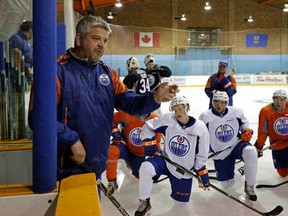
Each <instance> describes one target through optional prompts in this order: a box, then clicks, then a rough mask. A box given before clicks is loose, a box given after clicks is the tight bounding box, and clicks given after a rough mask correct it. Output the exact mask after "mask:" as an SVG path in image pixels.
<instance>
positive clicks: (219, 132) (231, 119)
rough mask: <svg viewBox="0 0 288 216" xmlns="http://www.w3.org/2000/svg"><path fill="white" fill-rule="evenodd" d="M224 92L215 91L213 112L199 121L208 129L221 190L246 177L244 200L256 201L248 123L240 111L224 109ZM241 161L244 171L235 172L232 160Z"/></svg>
mask: <svg viewBox="0 0 288 216" xmlns="http://www.w3.org/2000/svg"><path fill="white" fill-rule="evenodd" d="M228 100H229V98H228V95H227V93H226V92H221V91H217V92H216V93H215V94H214V96H213V101H212V105H213V107H212V109H210V110H208V111H206V112H203V113H202V114H201V115H200V117H199V119H200V120H202V121H203V122H204V123H205V125H206V126H207V127H208V130H209V134H210V140H211V141H210V145H211V146H210V149H212V151H213V152H214V153H216V152H220V153H219V154H217V155H215V157H213V160H214V166H215V170H216V173H217V179H218V181H220V183H221V185H222V187H223V188H225V189H226V188H230V187H232V186H234V184H235V183H236V181H237V180H239V179H240V178H241V176H242V175H244V174H245V186H244V191H245V193H246V195H247V197H248V198H249V199H250V200H252V201H256V200H257V196H256V194H255V192H254V185H255V181H256V173H257V162H258V156H257V151H256V149H255V148H254V146H252V145H251V143H250V142H249V141H250V139H251V138H252V134H253V131H252V130H251V129H250V128H249V121H248V119H247V118H246V117H245V116H244V114H243V111H242V110H241V109H239V108H236V107H232V106H227V104H228ZM236 159H239V160H243V161H244V165H245V166H244V168H243V167H241V168H240V169H239V170H235V160H236Z"/></svg>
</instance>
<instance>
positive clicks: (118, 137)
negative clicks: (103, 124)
mask: <svg viewBox="0 0 288 216" xmlns="http://www.w3.org/2000/svg"><path fill="white" fill-rule="evenodd" d="M118 143H123V144H126V142H125V140H124V139H123V137H122V134H121V132H120V130H119V128H118V127H117V126H115V127H114V128H112V144H118Z"/></svg>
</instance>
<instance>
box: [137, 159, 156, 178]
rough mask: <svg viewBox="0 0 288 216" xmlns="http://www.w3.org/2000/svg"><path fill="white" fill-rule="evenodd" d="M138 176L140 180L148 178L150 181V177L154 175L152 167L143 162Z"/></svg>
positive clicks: (148, 163)
mask: <svg viewBox="0 0 288 216" xmlns="http://www.w3.org/2000/svg"><path fill="white" fill-rule="evenodd" d="M139 175H140V178H141V176H149V178H150V177H151V179H152V177H153V176H155V175H156V171H155V168H154V166H153V165H152V164H151V163H150V162H148V161H145V162H143V163H142V164H141V166H140V170H139Z"/></svg>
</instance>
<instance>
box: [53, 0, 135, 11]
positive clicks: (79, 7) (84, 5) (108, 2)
mask: <svg viewBox="0 0 288 216" xmlns="http://www.w3.org/2000/svg"><path fill="white" fill-rule="evenodd" d="M92 1H93V2H94V5H95V6H96V8H97V7H107V6H112V5H114V4H115V3H116V0H92ZM133 1H135V0H121V2H122V3H127V2H133ZM73 8H74V11H77V12H81V11H85V10H91V9H92V8H91V6H90V4H89V0H74V1H73ZM59 13H64V3H59V4H57V14H59Z"/></svg>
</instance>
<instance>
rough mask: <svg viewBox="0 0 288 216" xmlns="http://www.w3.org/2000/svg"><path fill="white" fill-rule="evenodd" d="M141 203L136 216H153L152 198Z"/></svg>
mask: <svg viewBox="0 0 288 216" xmlns="http://www.w3.org/2000/svg"><path fill="white" fill-rule="evenodd" d="M139 201H140V203H139V206H138V208H137V210H136V212H135V215H134V216H151V205H150V198H148V199H146V200H139Z"/></svg>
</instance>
